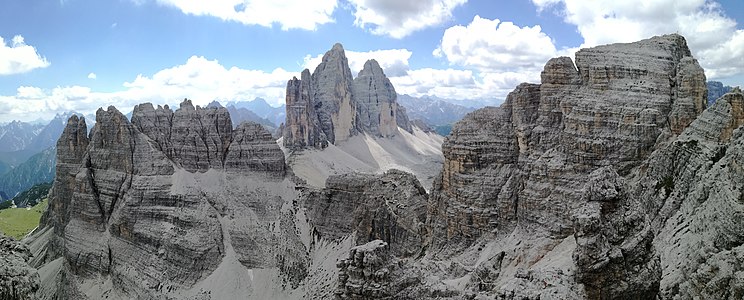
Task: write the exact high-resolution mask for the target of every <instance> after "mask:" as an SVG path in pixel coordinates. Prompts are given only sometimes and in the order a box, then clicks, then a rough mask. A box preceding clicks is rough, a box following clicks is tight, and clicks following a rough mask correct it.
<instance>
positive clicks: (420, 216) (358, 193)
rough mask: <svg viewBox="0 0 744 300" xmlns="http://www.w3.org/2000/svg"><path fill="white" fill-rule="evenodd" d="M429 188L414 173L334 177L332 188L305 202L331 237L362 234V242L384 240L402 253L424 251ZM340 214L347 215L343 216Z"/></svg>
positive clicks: (322, 231) (317, 225) (322, 232)
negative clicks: (422, 185) (423, 185)
mask: <svg viewBox="0 0 744 300" xmlns="http://www.w3.org/2000/svg"><path fill="white" fill-rule="evenodd" d="M426 197H427V194H426V191H425V190H424V188H423V187H421V185H420V184H419V182H418V180H417V179H416V177H414V176H413V175H412V174H409V173H405V172H402V171H398V170H389V171H387V172H385V173H384V175H383V176H375V175H369V174H348V175H338V176H331V177H329V178H328V181H327V183H326V189H323V190H319V191H316V192H314V193H310V194H309V195H308V196H307V199H306V200H305V205H306V206H307V210H308V212H307V214H308V217H309V219H310V223H311V224H312V225H313V227H314V228H315V230H316V231H317V233H318V234H319V235H320V236H321V237H323V238H326V239H330V240H338V239H341V238H344V237H346V236H348V235H350V234H352V233H355V234H356V243H355V244H357V245H361V244H365V243H367V242H369V241H372V240H375V239H380V240H382V241H384V242H386V243H388V245H389V248H390V251H391V252H392V253H393V254H394V255H395V256H397V257H410V256H414V255H418V254H420V253H421V250H422V248H421V247H422V245H423V241H424V232H423V230H424V228H423V225H424V220H425V214H426ZM338 216H345V217H342V218H339V217H338Z"/></svg>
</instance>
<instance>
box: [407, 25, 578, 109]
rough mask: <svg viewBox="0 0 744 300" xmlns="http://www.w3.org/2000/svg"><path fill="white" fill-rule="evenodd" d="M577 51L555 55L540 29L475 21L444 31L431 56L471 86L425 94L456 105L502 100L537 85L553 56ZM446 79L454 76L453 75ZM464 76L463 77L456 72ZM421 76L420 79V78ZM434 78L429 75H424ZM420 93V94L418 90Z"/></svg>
mask: <svg viewBox="0 0 744 300" xmlns="http://www.w3.org/2000/svg"><path fill="white" fill-rule="evenodd" d="M576 50H577V49H576V48H563V49H558V48H557V47H556V46H555V42H554V41H553V39H552V38H550V37H549V36H548V35H547V34H546V33H544V32H543V31H542V28H541V27H540V26H539V25H534V26H519V25H516V24H514V23H512V22H509V21H501V20H499V19H493V20H491V19H487V18H481V17H480V16H475V17H474V18H473V20H472V22H470V24H467V25H456V26H452V27H450V28H448V29H447V30H445V32H444V34H443V36H442V40H441V41H440V43H439V46H438V47H437V48H436V49H435V50H434V51H433V52H432V54H433V55H434V56H435V57H440V58H442V59H444V60H446V61H447V62H448V63H449V64H450V65H452V66H457V67H461V68H464V69H466V70H471V72H470V73H469V74H470V77H471V78H472V84H470V85H458V86H453V87H443V86H436V85H431V84H430V83H428V82H425V81H424V82H418V83H417V84H419V85H420V86H423V87H429V86H431V89H429V90H427V91H426V92H425V93H424V94H425V95H429V96H439V97H445V98H446V97H450V98H455V99H478V98H483V99H504V98H506V95H507V94H508V93H509V92H511V91H512V90H513V89H514V88H515V87H516V86H517V85H519V84H520V83H522V82H540V72H541V71H542V69H543V66H544V65H545V63H546V62H547V61H548V60H549V59H551V58H553V57H556V56H573V54H574V52H575V51H576ZM448 71H449V73H451V74H454V72H453V71H455V70H452V69H448ZM459 74H460V75H463V73H462V71H460V72H459ZM421 75H425V74H421ZM427 76H433V75H427ZM417 91H418V92H422V91H421V88H420V87H419V88H418V89H417Z"/></svg>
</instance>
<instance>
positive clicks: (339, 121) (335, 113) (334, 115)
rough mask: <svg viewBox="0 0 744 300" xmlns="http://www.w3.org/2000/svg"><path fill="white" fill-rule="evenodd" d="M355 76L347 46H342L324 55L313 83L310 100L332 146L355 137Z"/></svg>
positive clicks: (313, 77) (335, 46)
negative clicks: (347, 54)
mask: <svg viewBox="0 0 744 300" xmlns="http://www.w3.org/2000/svg"><path fill="white" fill-rule="evenodd" d="M353 79H354V77H352V75H351V69H349V61H348V59H346V53H344V47H343V46H341V44H335V45H333V48H332V49H331V50H329V51H328V52H326V53H325V55H323V60H322V62H321V63H320V64H319V65H318V66H317V67H315V71H313V74H312V80H311V82H310V90H311V91H312V96H311V99H313V105H315V111H316V112H317V113H318V120H319V121H320V129H321V130H322V131H323V132H324V133H325V135H326V138H327V139H328V141H329V142H330V143H332V144H335V143H336V141H344V140H346V139H347V138H349V136H351V135H353V134H356V133H357V130H356V127H355V126H354V123H355V120H356V105H355V103H353V101H352V99H351V98H352V96H351V95H352V94H351V93H352V91H351V84H352V81H353Z"/></svg>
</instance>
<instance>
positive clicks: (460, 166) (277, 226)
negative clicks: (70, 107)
mask: <svg viewBox="0 0 744 300" xmlns="http://www.w3.org/2000/svg"><path fill="white" fill-rule="evenodd" d="M334 50H338V49H337V47H334ZM334 50H332V51H334ZM338 52H340V51H338ZM327 56H328V57H329V59H331V58H333V59H336V60H335V62H333V63H332V64H329V66H324V67H323V68H321V70H326V69H329V68H330V69H338V68H337V67H338V66H339V65H343V64H338V62H339V61H343V59H340V57H341V56H339V55H338V53H335V54H334V53H331V54H328V55H327ZM330 69H329V70H330ZM372 73H374V72H372ZM320 74H322V72H321V73H320ZM326 75H327V74H326ZM326 75H323V76H320V75H319V77H318V78H323V81H324V82H326V83H329V84H330V85H331V86H335V87H337V88H335V89H328V88H324V91H323V92H322V93H320V94H322V95H326V96H327V95H330V94H333V95H335V96H334V97H336V96H339V97H340V98H338V99H346V98H345V97H347V96H348V97H350V98H349V99H354V94H353V93H352V94H351V95H349V93H347V92H348V91H349V89H346V88H347V87H348V88H350V89H351V90H353V83H351V82H349V81H348V80H346V79H343V78H342V79H339V77H337V76H330V75H328V76H326ZM301 77H302V78H301V79H300V80H292V81H290V86H292V87H296V88H292V89H290V88H288V96H287V97H288V98H290V97H295V98H294V99H295V100H297V101H296V102H294V103H295V104H298V105H299V106H294V107H298V109H297V111H298V112H302V113H298V114H295V115H294V117H295V118H296V120H302V122H304V123H303V124H306V125H307V124H316V123H315V121H316V120H317V126H315V125H313V126H304V127H303V126H294V127H291V126H287V130H289V131H292V134H295V135H294V136H295V137H303V140H302V141H300V144H303V143H304V145H305V146H316V145H322V144H323V143H324V141H325V142H326V143H327V144H326V145H327V149H331V150H333V149H335V148H334V147H335V146H334V144H333V143H334V142H335V141H339V140H340V139H338V137H339V135H336V134H337V133H339V132H343V133H344V134H345V133H346V132H347V131H346V129H348V130H349V131H348V133H349V134H351V133H353V132H354V130H357V129H358V128H354V127H348V128H347V127H343V126H342V127H333V126H334V125H333V122H331V124H330V127H328V125H329V124H326V125H325V126H324V125H321V124H323V123H324V122H325V123H327V121H328V119H331V120H333V119H334V118H335V119H339V115H334V110H332V111H331V112H330V114H326V115H324V114H325V113H323V114H321V113H316V114H307V111H310V110H315V109H323V108H322V107H323V106H324V105H326V103H323V104H322V105H320V106H317V107H316V105H315V104H313V101H314V100H312V97H314V96H311V95H314V94H313V93H314V92H312V91H313V89H314V85H315V84H316V83H314V81H315V80H316V79H313V78H315V74H313V75H310V73H309V71H307V70H306V71H305V72H303V75H302V76H301ZM306 80H307V81H306ZM382 86H384V85H382ZM289 92H292V93H291V95H290V93H289ZM706 94H707V91H706V89H705V76H704V73H703V70H702V68H700V67H699V65H698V64H697V62H696V61H695V60H694V58H692V56H691V54H690V51H689V49H688V48H687V45H686V42H685V40H684V38H683V37H681V36H679V35H667V36H661V37H654V38H651V39H647V40H643V41H639V42H636V43H629V44H614V45H606V46H599V47H595V48H590V49H583V50H581V51H579V52H578V53H577V54H576V64H575V65H574V62H573V61H571V59H570V58H566V57H562V58H555V59H552V60H550V61H549V62H548V63H547V64H546V66H545V68H544V71H543V73H542V76H541V84H522V85H520V86H518V87H517V88H516V89H515V90H514V91H513V92H512V93H511V94H510V95H509V96H508V98H507V100H506V102H505V103H504V104H503V105H502V106H501V107H498V108H495V107H489V108H484V109H480V110H477V111H474V112H472V113H470V114H468V115H467V117H465V118H464V119H463V120H462V121H461V122H458V123H457V124H456V125H455V126H454V128H453V131H452V134H451V135H449V136H448V137H447V138H446V140H445V143H444V145H443V146H442V148H443V152H444V155H445V163H444V167H443V168H442V171H441V173H440V174H439V176H438V177H437V178H436V179H435V180H434V184H433V186H432V188H431V194H427V192H426V190H425V189H424V187H422V186H421V185H420V184H419V183H418V181H417V180H416V178H415V177H414V176H412V175H410V174H407V173H405V172H401V171H388V172H385V173H384V174H378V175H369V174H344V175H331V176H329V177H328V179H327V180H326V182H325V185H324V187H313V186H311V185H307V184H306V183H305V182H304V181H303V180H302V179H300V178H297V177H294V176H293V174H292V173H293V169H292V167H291V166H290V167H288V166H286V165H284V159H283V156H282V153H281V149H280V148H279V146H278V145H277V144H276V143H274V142H273V141H272V140H271V139H270V134H268V132H265V130H264V131H261V127H260V126H258V125H246V126H242V127H239V128H237V129H234V130H231V131H230V133H229V134H228V133H226V131H225V130H224V129H226V128H228V127H227V126H226V125H224V124H225V123H227V124H229V123H230V120H229V115H228V116H225V115H224V114H223V112H222V111H221V110H220V109H211V110H204V109H202V108H199V107H193V106H192V105H191V104H190V103H188V102H184V103H183V104H182V105H181V109H179V110H177V111H175V112H173V111H170V109H168V108H165V107H159V108H157V109H156V108H153V107H152V106H151V105H149V107H148V105H143V106H142V107H140V108H139V109H138V110H136V111H139V113H138V114H136V115H139V117H137V118H135V117H134V116H133V118H132V122H131V123H130V122H128V121H127V120H126V118H122V116H121V114H120V113H118V111H116V110H115V109H114V108H109V109H108V110H107V111H103V110H100V111H99V113H98V115H97V118H98V120H97V121H98V123H97V125H96V127H95V128H94V129H93V131H92V133H91V136H90V138H88V136H86V135H85V127H86V126H85V121H84V120H83V119H77V118H76V117H75V118H74V119H70V121H69V122H68V126H67V128H66V129H65V133H64V134H63V136H62V138H61V139H60V141H59V142H58V144H57V148H58V159H57V174H58V176H57V178H56V179H55V183H54V187H53V190H52V192H51V194H50V209H49V210H48V212H47V214H45V216H44V220H43V225H44V226H43V228H41V229H40V230H38V231H37V233H36V235H35V236H32V237H31V243H32V249H31V250H32V253H35V254H36V253H39V256H37V257H35V258H34V259H33V260H32V264H33V265H34V266H35V267H40V272H42V273H43V274H49V273H54V272H51V271H52V270H50V269H53V268H56V270H57V271H56V272H59V273H62V274H64V275H65V276H58V277H57V278H59V279H58V280H56V281H54V282H52V283H44V281H43V280H42V286H41V289H40V291H43V292H39V293H37V298H51V297H52V296H58V297H68V298H97V297H98V298H100V297H102V296H103V295H107V296H115V297H114V298H117V297H119V298H146V299H153V298H185V299H220V298H225V297H234V296H235V295H240V296H241V297H247V298H251V297H253V298H284V299H301V298H313V299H332V298H336V299H376V298H382V299H386V298H387V299H463V298H465V299H494V298H496V299H582V298H588V299H694V298H740V297H742V295H744V289H743V288H742V287H743V286H744V279H742V278H744V277H742V276H741V274H742V272H744V271H742V270H741V267H740V266H741V265H742V264H741V261H742V257H744V254H743V253H744V252H742V246H741V245H742V244H743V243H744V238H743V237H742V235H741V234H740V232H742V229H744V228H740V227H741V224H742V223H741V220H740V216H741V215H742V214H744V204H742V200H741V199H742V194H743V193H744V192H742V191H741V189H739V188H738V187H740V186H742V185H743V183H744V182H740V181H741V178H744V176H742V174H741V173H742V168H741V167H740V165H741V163H740V160H741V158H742V153H744V132H743V131H742V130H741V129H740V128H739V127H740V126H741V125H742V124H744V94H742V93H741V91H740V90H738V89H735V90H733V91H732V92H731V93H729V94H727V95H725V96H724V97H722V98H721V99H720V100H718V101H717V102H716V103H715V104H714V105H713V106H711V107H708V108H707V109H706ZM341 96H342V97H341ZM293 101H294V100H293ZM303 101H304V102H303ZM344 101H346V100H343V101H340V102H337V104H338V105H339V107H341V106H344V105H346V104H345V102H344ZM288 103H289V101H288ZM318 103H320V102H318ZM348 103H351V100H349V102H348ZM382 103H384V101H382ZM316 104H317V103H316ZM378 108H379V107H378ZM289 109H290V106H289V105H288V117H289V116H290V115H291V114H292V113H291V112H290V111H289ZM386 109H387V108H386V107H385V106H382V107H381V110H380V111H392V110H386ZM339 111H341V109H340V110H339ZM353 111H356V112H359V111H360V110H357V108H356V107H355V109H354V110H353ZM179 114H181V115H183V116H184V117H180V118H176V115H179ZM185 116H188V117H189V118H190V120H198V122H187V121H184V120H186V117H185ZM356 116H359V115H358V114H357V115H356ZM355 122H356V121H355ZM355 122H352V123H349V124H357V123H355ZM288 124H289V123H288ZM365 124H366V123H365ZM369 124H370V125H371V124H372V123H369ZM375 124H376V125H377V126H378V130H379V128H380V126H382V127H385V126H387V125H386V124H387V123H385V122H382V123H375ZM294 125H302V124H300V123H295V124H294ZM344 126H345V125H344ZM354 126H357V125H354ZM365 126H366V125H365ZM290 127H291V128H290ZM230 129H232V128H231V127H230ZM330 129H332V130H330ZM365 130H366V129H365ZM311 132H312V134H310V133H311ZM357 132H359V131H357ZM362 132H364V131H362ZM329 134H333V135H334V137H335V138H330V139H328V138H327V137H328V135H329ZM399 134H400V135H405V132H399ZM305 136H307V137H317V138H318V139H315V140H312V141H311V140H310V138H308V139H307V140H304V137H305ZM323 136H325V137H326V139H325V140H323V139H322V137H323ZM284 137H285V138H287V135H285V136H284ZM354 138H358V136H357V137H354V136H353V135H352V136H351V139H354ZM297 141H299V140H297ZM285 142H286V140H285ZM176 149H177V150H176ZM107 156H108V157H110V156H116V157H119V158H121V159H119V160H116V161H112V160H105V159H104V157H107ZM279 157H281V159H279ZM264 162H265V163H264ZM73 199H74V201H73ZM73 205H74V206H75V207H73ZM216 232H219V233H220V234H215V233H216ZM50 233H51V234H50ZM45 235H51V237H50V239H49V241H48V243H47V246H45V248H44V249H46V250H44V251H40V250H39V249H41V248H39V247H36V246H34V245H37V244H43V243H41V241H42V240H43V237H44V236H45ZM42 277H43V278H53V277H54V276H42ZM226 279H230V280H226ZM47 282H49V281H47ZM49 286H52V287H53V288H48V287H49Z"/></svg>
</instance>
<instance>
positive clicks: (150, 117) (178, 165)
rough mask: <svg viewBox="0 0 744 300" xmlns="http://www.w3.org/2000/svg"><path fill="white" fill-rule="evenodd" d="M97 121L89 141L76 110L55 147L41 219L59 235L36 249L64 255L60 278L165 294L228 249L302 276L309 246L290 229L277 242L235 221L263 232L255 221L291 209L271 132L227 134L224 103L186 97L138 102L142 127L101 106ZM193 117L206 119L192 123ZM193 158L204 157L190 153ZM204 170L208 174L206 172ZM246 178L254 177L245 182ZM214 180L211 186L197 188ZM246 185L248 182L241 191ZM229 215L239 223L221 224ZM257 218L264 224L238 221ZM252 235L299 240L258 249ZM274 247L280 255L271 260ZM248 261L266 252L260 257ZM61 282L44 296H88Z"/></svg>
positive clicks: (121, 291) (190, 281)
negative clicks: (171, 104)
mask: <svg viewBox="0 0 744 300" xmlns="http://www.w3.org/2000/svg"><path fill="white" fill-rule="evenodd" d="M179 115H182V116H180V117H179ZM170 116H173V119H172V120H171V119H170ZM96 118H97V124H96V126H95V127H94V129H93V130H92V131H91V137H90V140H88V138H87V137H86V136H85V133H86V132H87V131H86V126H85V121H84V120H82V119H80V120H78V119H77V118H76V117H73V118H72V119H70V122H69V123H68V125H67V128H66V129H65V131H64V134H63V135H62V137H61V138H60V140H59V142H58V145H59V149H60V151H59V152H58V155H59V159H58V164H57V170H58V171H59V172H60V173H59V174H60V176H58V177H57V180H56V181H55V186H54V188H53V190H52V192H51V195H50V209H49V210H48V211H47V213H46V215H45V217H44V222H43V223H42V226H54V234H53V235H52V237H51V241H50V242H49V243H48V246H47V248H49V250H46V251H39V253H45V255H46V256H48V258H47V259H46V260H45V261H46V262H50V261H52V260H55V259H57V258H58V257H60V256H61V257H62V258H64V263H63V264H62V265H61V266H62V267H58V268H61V269H60V270H61V272H62V273H63V274H66V275H63V276H61V277H60V278H62V279H59V280H68V279H70V278H77V279H76V280H82V281H98V280H111V281H112V284H113V285H112V286H110V287H109V288H110V289H112V290H111V292H112V293H114V294H116V295H120V296H123V297H130V298H162V297H164V295H167V294H168V293H171V292H172V291H175V290H181V289H184V288H188V287H191V286H192V285H194V284H195V283H196V282H198V281H200V280H203V279H204V278H205V277H206V276H207V275H209V274H210V273H211V272H213V271H214V270H215V269H216V268H217V266H218V265H220V262H221V261H222V259H223V256H225V255H226V253H225V252H226V250H225V249H226V248H227V246H226V244H229V245H230V249H232V251H234V252H236V253H237V255H239V256H240V257H241V259H240V260H239V261H241V262H243V263H244V264H245V265H246V266H247V267H267V268H278V269H280V270H281V271H280V273H281V274H284V275H282V276H284V278H286V279H285V280H287V282H289V283H291V284H292V285H294V286H295V287H296V285H297V282H298V280H300V279H298V278H295V277H297V276H298V275H296V274H302V272H301V270H302V268H299V267H298V266H303V265H304V264H303V259H304V258H303V256H302V255H299V253H304V252H305V250H304V246H303V245H302V244H301V243H300V242H299V240H298V238H297V237H296V236H295V235H294V231H291V232H292V234H290V231H289V229H287V230H284V231H280V233H279V234H277V233H273V234H274V235H275V237H273V238H270V236H271V234H270V232H267V231H265V230H254V231H246V230H245V228H242V227H240V226H245V225H241V224H254V225H249V226H248V228H250V227H251V226H257V227H258V228H264V227H263V225H260V224H267V223H271V222H276V220H278V219H279V218H286V217H287V214H289V212H287V213H280V212H279V208H280V207H281V206H282V204H281V203H282V201H284V200H283V198H282V197H284V196H285V193H287V191H292V190H293V187H291V186H290V185H288V184H286V183H283V182H284V181H285V179H284V176H285V171H286V167H285V164H284V155H283V153H282V152H281V149H280V148H279V146H278V145H277V144H276V143H275V141H274V140H273V138H272V137H271V135H270V133H268V131H266V129H264V128H263V127H261V126H260V125H258V124H255V123H243V124H242V125H240V126H239V127H238V128H237V129H236V130H235V131H232V128H231V124H230V122H229V121H230V118H229V115H223V114H222V110H220V109H201V108H198V107H197V108H194V107H193V106H190V102H188V101H186V102H184V104H183V105H182V109H181V110H178V111H176V112H175V113H171V112H170V110H168V108H167V107H165V108H160V107H159V108H158V109H154V108H153V107H152V106H151V105H149V104H143V105H139V106H138V107H137V109H136V110H135V113H134V116H133V121H134V122H135V123H130V122H129V121H128V120H127V118H126V117H125V116H124V115H123V114H121V113H120V112H119V111H118V110H116V109H115V108H113V107H109V108H108V110H103V109H99V111H98V112H97V115H96ZM187 118H194V119H195V120H197V121H201V123H200V122H191V121H189V122H186V119H187ZM169 128H170V129H169ZM228 129H229V131H227V133H226V134H225V133H224V132H225V130H228ZM148 134H149V135H148ZM185 137H192V138H193V140H191V141H192V142H193V143H189V142H184V141H186V140H187V139H188V138H185ZM189 146H194V147H191V148H189ZM177 149H180V150H177ZM212 151H213V152H212ZM198 155H202V157H199V158H195V156H198ZM211 158H214V159H211ZM207 163H208V164H207ZM205 168H206V169H205ZM190 171H191V172H190ZM223 171H228V172H229V174H230V175H227V173H226V172H223ZM203 172H206V173H207V174H204V175H200V174H202V173H203ZM246 174H250V175H251V176H254V177H255V178H253V179H247V178H245V176H246ZM215 177H217V179H214V178H215ZM219 178H222V179H219ZM209 180H216V181H214V182H208V183H207V182H204V183H200V182H203V181H209ZM246 183H247V188H246V187H243V186H242V185H246ZM262 185H265V186H262ZM233 191H235V192H234V193H233ZM288 195H291V194H288ZM286 197H287V198H288V199H289V200H288V201H291V199H292V197H291V196H286ZM269 207H274V208H273V209H269ZM270 211H273V213H272V214H269V212H270ZM225 214H229V215H230V216H232V217H231V218H232V219H236V220H241V221H240V222H238V221H233V222H234V223H229V224H234V225H229V224H228V225H225V224H222V222H221V221H220V219H221V218H222V216H223V215H225ZM255 215H260V216H261V219H258V220H256V219H255V218H249V219H250V220H249V219H245V220H244V219H242V217H238V216H255ZM251 220H252V221H251ZM242 222H248V223H242ZM251 222H255V223H251ZM284 223H285V224H290V223H291V222H290V220H285V221H284ZM225 231H235V232H234V233H233V235H232V236H233V238H232V239H229V238H228V239H227V240H226V238H225V237H224V236H225V235H223V234H226V233H224V232H225ZM40 232H46V230H41V231H40ZM220 233H223V234H220ZM40 234H41V233H40ZM254 234H255V235H254ZM227 236H229V235H227ZM246 236H250V237H251V238H253V239H255V237H256V236H261V237H263V238H266V239H274V240H277V239H278V238H277V236H286V237H289V238H286V237H285V239H289V240H290V241H292V240H293V241H294V242H292V243H289V245H291V246H286V247H285V246H276V247H274V248H264V249H262V250H260V251H259V252H258V253H257V252H256V250H254V249H253V248H255V247H256V245H255V244H251V243H241V242H240V241H241V239H243V238H245V237H246ZM40 243H42V242H40ZM277 249H285V250H283V252H282V254H278V253H277V254H276V255H268V256H267V253H269V252H268V251H272V250H277ZM297 249H302V250H297ZM285 252H286V254H284V253H285ZM285 255H286V258H285ZM253 257H268V258H269V259H268V260H266V263H260V264H258V263H254V260H252V258H253ZM298 272H299V273H298ZM293 274H295V275H293ZM299 277H302V276H299ZM101 278H108V279H101ZM70 282H75V280H70ZM56 284H58V285H59V287H58V290H57V291H56V292H49V293H48V294H47V292H45V294H44V295H39V296H40V297H42V298H49V297H52V296H53V295H54V294H55V293H56V294H57V295H67V296H69V297H75V298H79V297H83V298H85V297H91V296H90V295H88V296H85V293H87V291H85V290H80V287H79V286H78V285H77V284H76V283H69V282H66V283H64V282H61V281H59V282H57V283H56ZM46 290H47V291H48V290H50V289H48V288H47V289H46ZM52 291H53V289H52Z"/></svg>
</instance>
